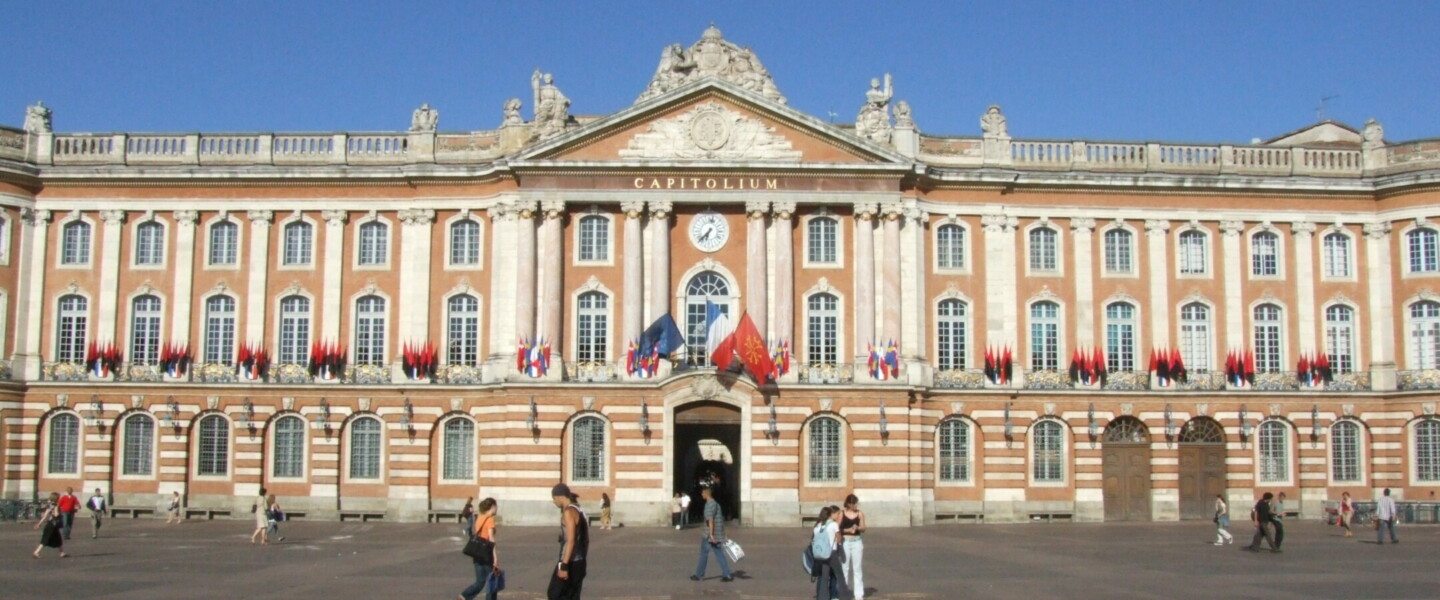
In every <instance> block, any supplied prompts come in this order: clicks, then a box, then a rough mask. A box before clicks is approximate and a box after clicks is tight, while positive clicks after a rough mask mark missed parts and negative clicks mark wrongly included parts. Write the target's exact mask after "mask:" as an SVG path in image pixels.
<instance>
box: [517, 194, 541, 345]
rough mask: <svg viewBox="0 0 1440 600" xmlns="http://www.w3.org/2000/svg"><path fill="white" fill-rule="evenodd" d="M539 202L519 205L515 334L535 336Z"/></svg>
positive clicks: (518, 203) (521, 336)
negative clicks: (536, 209) (537, 214)
mask: <svg viewBox="0 0 1440 600" xmlns="http://www.w3.org/2000/svg"><path fill="white" fill-rule="evenodd" d="M535 208H536V206H535V201H534V200H530V201H520V202H517V203H516V204H515V216H516V223H515V247H516V248H517V249H518V250H517V254H516V260H515V304H514V306H515V317H514V318H515V335H516V336H517V337H519V338H523V339H525V340H527V341H528V340H530V339H532V338H534V337H535V275H536V274H535Z"/></svg>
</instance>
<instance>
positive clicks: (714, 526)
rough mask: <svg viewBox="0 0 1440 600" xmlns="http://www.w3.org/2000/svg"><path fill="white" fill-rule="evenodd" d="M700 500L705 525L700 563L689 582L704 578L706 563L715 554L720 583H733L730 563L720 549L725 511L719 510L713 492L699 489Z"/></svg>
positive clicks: (722, 549) (707, 489)
mask: <svg viewBox="0 0 1440 600" xmlns="http://www.w3.org/2000/svg"><path fill="white" fill-rule="evenodd" d="M700 498H701V499H703V500H705V525H704V529H703V530H702V531H701V533H700V562H699V563H697V564H696V565H695V574H694V575H691V576H690V581H700V580H701V579H704V578H705V567H706V563H708V562H709V560H710V553H712V552H713V553H715V561H716V562H718V563H720V581H725V582H730V581H734V580H735V577H734V576H732V575H731V574H730V561H729V560H728V559H726V558H725V549H724V548H723V547H721V544H724V543H725V511H723V510H720V503H719V502H716V501H715V490H713V489H711V488H708V487H704V488H700Z"/></svg>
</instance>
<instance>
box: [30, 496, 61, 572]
mask: <svg viewBox="0 0 1440 600" xmlns="http://www.w3.org/2000/svg"><path fill="white" fill-rule="evenodd" d="M61 515H62V513H61V512H60V494H57V493H55V492H50V500H49V501H48V502H47V503H46V505H45V510H44V511H42V512H41V513H40V520H39V521H36V523H35V527H34V528H35V529H39V530H40V545H39V546H36V547H35V552H34V556H35V558H40V551H41V550H44V549H45V548H56V549H58V550H60V558H69V557H70V555H69V554H66V553H65V536H64V535H63V534H62V533H61V530H62V529H63V528H64V520H65V519H64V517H63V516H61Z"/></svg>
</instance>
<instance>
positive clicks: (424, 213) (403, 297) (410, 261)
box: [396, 208, 435, 381]
mask: <svg viewBox="0 0 1440 600" xmlns="http://www.w3.org/2000/svg"><path fill="white" fill-rule="evenodd" d="M399 217H400V303H399V305H398V309H399V322H400V323H399V324H400V327H399V328H398V330H397V331H398V332H399V335H397V336H396V337H397V338H398V339H397V341H399V342H400V343H401V344H404V343H407V342H410V343H417V344H418V343H421V342H423V341H425V340H428V339H429V338H430V331H429V326H430V260H431V252H430V236H431V228H432V226H433V225H434V223H435V211H434V210H432V209H429V208H414V209H405V210H401V211H400V214H399ZM398 375H399V376H400V377H401V379H400V381H405V379H404V374H403V373H398Z"/></svg>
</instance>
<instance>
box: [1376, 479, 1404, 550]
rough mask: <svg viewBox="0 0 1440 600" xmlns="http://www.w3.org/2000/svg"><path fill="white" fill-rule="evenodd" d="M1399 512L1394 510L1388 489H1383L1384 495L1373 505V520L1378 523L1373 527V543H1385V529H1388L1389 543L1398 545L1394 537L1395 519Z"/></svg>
mask: <svg viewBox="0 0 1440 600" xmlns="http://www.w3.org/2000/svg"><path fill="white" fill-rule="evenodd" d="M1398 512H1399V511H1397V510H1396V508H1395V499H1394V498H1391V497H1390V488H1385V492H1384V495H1382V496H1380V501H1379V502H1376V503H1375V518H1376V519H1379V520H1380V522H1379V523H1378V524H1377V525H1376V526H1375V543H1376V544H1383V543H1385V529H1386V528H1389V529H1390V543H1392V544H1398V543H1400V540H1399V539H1397V538H1396V537H1395V517H1396V515H1397V514H1398Z"/></svg>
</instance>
